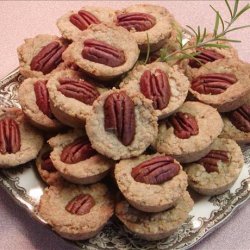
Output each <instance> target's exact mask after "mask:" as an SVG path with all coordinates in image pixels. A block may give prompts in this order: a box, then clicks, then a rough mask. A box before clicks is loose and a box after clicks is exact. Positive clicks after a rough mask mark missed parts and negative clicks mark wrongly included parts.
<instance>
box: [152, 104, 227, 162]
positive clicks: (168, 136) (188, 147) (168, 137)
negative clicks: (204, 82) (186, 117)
mask: <svg viewBox="0 0 250 250" xmlns="http://www.w3.org/2000/svg"><path fill="white" fill-rule="evenodd" d="M178 112H183V113H188V114H191V115H192V116H194V117H195V119H196V121H197V123H198V127H199V133H198V134H197V135H193V136H191V137H190V138H188V139H181V138H179V137H177V136H176V135H175V134H174V129H173V127H172V126H170V127H168V125H167V123H166V121H164V122H162V123H161V124H160V125H159V132H158V136H157V139H156V141H155V142H154V145H153V147H154V148H155V149H156V150H157V151H158V152H160V153H165V154H169V155H172V156H173V157H175V158H176V159H177V160H178V161H179V162H183V163H186V162H193V161H196V160H198V159H200V158H201V157H203V156H204V155H206V154H207V153H208V152H209V151H210V148H211V144H212V142H213V141H214V140H215V139H216V138H217V137H218V136H219V134H220V133H221V131H222V128H223V121H222V119H221V117H220V114H219V113H218V112H217V111H216V109H214V108H212V107H211V106H209V105H206V104H203V103H200V102H190V101H188V102H185V103H184V104H183V106H182V107H181V108H180V109H178ZM211 124H213V126H211Z"/></svg>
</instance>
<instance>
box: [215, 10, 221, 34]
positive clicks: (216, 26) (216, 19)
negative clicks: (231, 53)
mask: <svg viewBox="0 0 250 250" xmlns="http://www.w3.org/2000/svg"><path fill="white" fill-rule="evenodd" d="M219 22H220V17H219V14H218V11H216V17H215V23H214V36H215V37H216V36H217V32H218V28H219Z"/></svg>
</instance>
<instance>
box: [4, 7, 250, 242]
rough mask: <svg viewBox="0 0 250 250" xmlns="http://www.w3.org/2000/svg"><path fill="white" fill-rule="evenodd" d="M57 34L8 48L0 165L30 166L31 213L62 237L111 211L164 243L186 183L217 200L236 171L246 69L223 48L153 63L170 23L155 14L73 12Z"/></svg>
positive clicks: (167, 41) (248, 107) (185, 203)
mask: <svg viewBox="0 0 250 250" xmlns="http://www.w3.org/2000/svg"><path fill="white" fill-rule="evenodd" d="M57 26H58V28H59V30H60V32H61V34H62V37H57V36H53V35H38V36H36V37H34V38H30V39H26V40H25V43H24V44H22V45H21V46H20V47H19V48H18V56H19V61H20V73H21V74H22V75H23V76H24V77H25V78H26V79H25V80H24V81H23V83H22V84H21V85H20V87H19V101H20V104H21V107H22V110H20V109H16V108H11V109H7V108H2V109H1V113H0V166H1V167H2V168H7V167H15V166H17V165H19V164H23V163H26V162H27V161H30V160H32V159H36V166H37V170H38V172H39V174H40V176H41V178H42V179H43V181H44V182H45V183H47V184H48V186H49V187H47V188H46V189H45V190H44V194H43V195H42V197H41V200H40V204H39V205H38V207H37V213H38V215H39V216H40V217H41V218H43V219H44V220H45V221H46V222H47V223H48V224H49V225H51V227H52V228H53V230H55V231H56V232H57V233H58V234H60V235H61V236H62V237H64V238H67V239H72V240H83V239H88V238H90V237H93V236H95V235H96V234H97V233H98V232H99V231H100V230H101V229H102V228H103V226H104V225H105V224H106V223H107V222H108V220H109V219H110V218H111V217H112V216H113V214H115V215H116V216H117V217H118V218H119V219H120V221H122V222H123V223H124V225H125V226H126V227H127V228H128V229H129V230H130V231H132V232H133V233H135V234H137V235H139V236H140V237H142V238H144V239H147V240H159V239H163V238H165V237H167V236H169V235H170V234H172V233H173V232H174V231H176V230H177V229H178V228H179V227H180V226H181V225H182V224H183V223H184V222H185V221H186V219H187V218H188V215H189V212H190V211H191V210H192V207H193V200H192V199H191V197H190V195H189V193H188V191H187V187H188V186H189V187H190V188H191V189H193V190H195V191H196V192H198V193H200V194H202V195H216V194H221V193H223V192H225V191H226V190H228V189H229V188H230V187H231V186H232V185H233V183H234V182H235V181H236V179H237V178H238V176H239V174H240V172H241V169H242V166H243V164H244V160H243V155H242V152H241V149H240V147H239V146H238V144H237V142H238V143H249V142H250V65H249V64H247V63H244V62H242V61H240V59H239V58H238V55H237V51H236V50H235V49H234V48H233V47H232V46H231V45H230V44H228V45H229V48H211V49H207V48H199V49H197V51H198V52H199V53H198V54H197V55H196V59H195V60H194V59H185V60H182V61H177V62H174V63H166V62H161V61H160V59H159V55H160V52H159V51H160V49H161V48H168V50H169V51H174V50H176V49H177V48H178V43H177V40H176V39H177V33H178V32H177V29H181V27H180V25H179V24H178V23H177V22H176V20H175V19H174V17H173V16H172V15H171V14H170V13H169V12H168V10H166V9H165V8H163V7H160V6H153V5H145V4H140V5H134V6H131V7H128V8H126V9H123V10H118V11H114V10H111V9H105V8H97V7H84V8H82V9H80V10H78V11H70V12H68V13H66V14H65V15H63V16H62V17H60V18H59V19H58V21H57ZM209 36H210V35H208V38H209ZM193 43H194V38H191V40H190V41H189V42H188V44H187V45H186V46H188V45H191V44H193ZM218 43H223V44H224V43H226V42H224V41H219V42H218ZM226 44H227V43H226ZM148 49H149V51H150V57H149V60H148V63H143V61H142V60H141V58H145V53H146V52H147V51H148ZM194 51H195V50H194ZM190 52H193V51H190ZM197 61H200V62H201V63H197ZM103 179H104V180H105V181H104V182H105V183H106V184H104V182H103ZM110 183H111V185H110Z"/></svg>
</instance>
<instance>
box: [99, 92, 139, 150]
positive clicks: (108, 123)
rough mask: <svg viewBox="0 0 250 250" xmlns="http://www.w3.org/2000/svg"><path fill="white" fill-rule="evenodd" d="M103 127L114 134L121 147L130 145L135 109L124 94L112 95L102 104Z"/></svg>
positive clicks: (133, 129)
mask: <svg viewBox="0 0 250 250" xmlns="http://www.w3.org/2000/svg"><path fill="white" fill-rule="evenodd" d="M104 127H105V130H106V131H110V132H113V133H115V134H116V136H117V138H118V139H119V140H120V141H121V142H122V144H123V145H125V146H128V145H130V144H131V143H132V141H133V140H134V136H135V107H134V102H133V101H132V99H131V98H130V97H129V96H128V95H127V94H126V93H125V92H124V91H122V92H119V93H113V94H111V95H109V96H108V97H107V99H106V100H105V103H104Z"/></svg>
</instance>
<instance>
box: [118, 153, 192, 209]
mask: <svg viewBox="0 0 250 250" xmlns="http://www.w3.org/2000/svg"><path fill="white" fill-rule="evenodd" d="M115 179H116V182H117V185H118V187H119V189H120V191H121V192H122V194H123V195H124V197H125V198H126V200H127V201H128V202H129V203H130V204H131V205H132V206H133V207H135V208H136V209H138V210H141V211H144V212H154V213H155V212H161V211H164V210H166V209H169V208H170V207H173V206H174V205H176V202H177V200H178V199H179V198H180V197H181V196H182V194H183V193H184V191H185V190H186V188H187V175H186V174H185V172H184V171H183V170H182V167H181V165H180V164H179V163H178V162H177V161H175V160H174V158H172V157H171V156H165V155H160V154H154V155H141V156H139V157H137V158H132V159H127V160H122V161H120V162H119V163H118V164H116V166H115ZM145 190H147V195H145Z"/></svg>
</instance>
